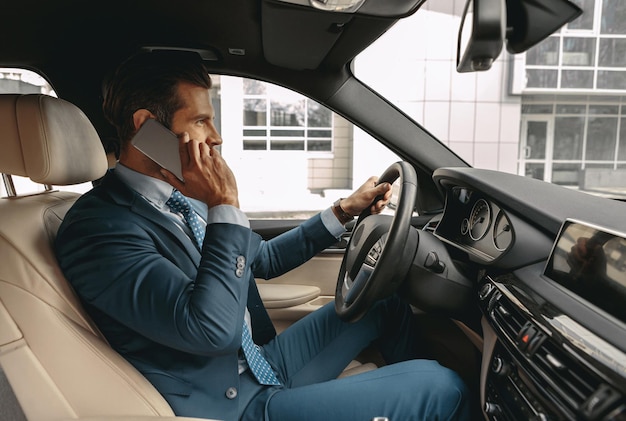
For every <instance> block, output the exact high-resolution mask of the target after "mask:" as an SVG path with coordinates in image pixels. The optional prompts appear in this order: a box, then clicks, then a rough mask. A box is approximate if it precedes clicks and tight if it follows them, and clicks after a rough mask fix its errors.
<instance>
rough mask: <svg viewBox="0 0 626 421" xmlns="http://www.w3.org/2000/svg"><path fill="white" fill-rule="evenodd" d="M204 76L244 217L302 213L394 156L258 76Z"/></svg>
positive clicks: (339, 193)
mask: <svg viewBox="0 0 626 421" xmlns="http://www.w3.org/2000/svg"><path fill="white" fill-rule="evenodd" d="M211 78H212V80H213V92H212V98H213V102H214V104H213V105H214V107H215V110H216V117H217V118H216V123H217V125H218V129H219V130H220V132H221V134H222V138H223V139H224V143H223V145H222V155H223V156H224V159H225V160H226V162H227V163H228V165H229V166H230V167H231V169H232V170H233V172H234V174H235V177H236V178H237V186H238V188H239V197H240V199H239V200H240V204H241V208H242V210H244V211H245V212H246V213H247V214H248V215H249V216H250V217H251V218H255V219H258V218H271V219H274V218H281V219H285V218H294V219H298V218H307V217H309V216H311V215H313V214H315V213H317V212H319V211H320V210H322V209H324V208H326V207H328V206H330V204H331V203H332V202H333V201H334V200H335V199H337V198H339V197H345V196H346V195H348V194H350V193H351V192H352V190H353V189H355V188H358V187H359V186H360V185H361V184H362V183H363V182H365V180H366V179H367V178H368V177H369V176H371V175H380V174H381V173H382V172H383V171H384V170H385V169H386V168H387V167H388V166H389V165H390V164H391V163H393V162H395V161H397V160H398V157H397V156H396V155H395V154H393V153H392V152H390V151H389V150H388V149H386V148H385V147H384V146H382V145H381V144H380V143H379V142H377V141H376V140H375V139H373V138H372V137H371V136H369V135H367V134H366V133H364V132H363V131H361V130H359V129H358V128H357V127H354V126H353V125H352V124H351V123H349V122H348V121H347V120H345V119H343V118H342V117H341V116H339V115H336V114H334V113H333V112H331V111H330V110H329V109H327V108H326V107H324V106H323V105H321V104H319V103H317V102H315V101H313V100H311V99H310V98H306V97H304V96H302V95H300V94H298V93H295V92H292V91H290V90H287V89H285V88H282V87H279V86H276V85H272V84H270V83H266V82H262V81H258V80H251V79H244V78H238V77H232V76H220V75H212V76H211Z"/></svg>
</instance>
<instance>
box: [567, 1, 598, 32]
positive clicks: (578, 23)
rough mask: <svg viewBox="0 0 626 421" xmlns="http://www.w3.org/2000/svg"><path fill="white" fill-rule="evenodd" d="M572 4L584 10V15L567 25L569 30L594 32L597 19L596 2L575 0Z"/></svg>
mask: <svg viewBox="0 0 626 421" xmlns="http://www.w3.org/2000/svg"><path fill="white" fill-rule="evenodd" d="M572 2H573V3H574V4H576V5H577V6H578V7H580V8H581V9H582V10H583V14H582V15H581V16H580V17H578V18H577V19H575V20H573V21H572V22H570V23H569V24H567V29H570V30H592V29H593V21H594V17H595V10H594V9H595V3H596V2H595V0H573V1H572Z"/></svg>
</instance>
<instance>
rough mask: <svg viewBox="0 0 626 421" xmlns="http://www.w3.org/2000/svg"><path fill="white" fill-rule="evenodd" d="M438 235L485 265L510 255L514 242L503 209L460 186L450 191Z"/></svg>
mask: <svg viewBox="0 0 626 421" xmlns="http://www.w3.org/2000/svg"><path fill="white" fill-rule="evenodd" d="M435 234H436V235H437V236H438V237H439V238H441V239H442V240H444V241H447V242H449V243H452V244H453V245H455V246H457V247H459V248H461V249H464V250H466V251H468V252H470V253H471V254H472V255H474V256H476V257H478V258H480V259H481V260H483V261H485V262H491V261H493V260H495V259H496V258H498V257H499V256H500V255H501V254H503V253H504V252H505V251H507V250H508V249H509V248H510V247H511V245H512V244H513V241H514V238H515V232H514V229H513V225H512V223H511V219H510V217H509V216H508V215H507V212H506V211H505V210H504V209H502V208H501V207H500V206H499V205H498V204H496V203H495V202H493V201H492V200H490V199H489V198H487V197H485V196H484V195H482V194H480V193H479V192H476V191H473V190H471V189H469V188H466V187H459V186H456V187H452V188H451V189H450V190H449V191H448V197H447V200H446V210H445V212H444V215H443V217H442V220H441V222H440V223H439V225H438V227H437V229H436V231H435Z"/></svg>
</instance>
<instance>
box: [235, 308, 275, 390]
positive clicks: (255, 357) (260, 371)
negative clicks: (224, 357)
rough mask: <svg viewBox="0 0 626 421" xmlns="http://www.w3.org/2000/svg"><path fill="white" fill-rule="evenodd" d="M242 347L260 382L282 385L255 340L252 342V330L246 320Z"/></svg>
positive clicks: (269, 384) (249, 365)
mask: <svg viewBox="0 0 626 421" xmlns="http://www.w3.org/2000/svg"><path fill="white" fill-rule="evenodd" d="M241 349H243V353H244V355H245V356H246V361H248V367H250V370H251V371H252V374H254V377H256V379H257V380H258V381H259V383H261V384H264V385H268V386H278V385H280V382H279V381H278V378H276V374H275V373H274V370H272V367H271V366H270V364H269V363H268V362H267V360H266V359H265V357H263V355H261V352H260V351H259V349H258V348H257V346H256V345H255V344H254V342H252V337H251V336H250V331H249V330H248V325H246V322H245V320H244V322H243V331H242V332H241Z"/></svg>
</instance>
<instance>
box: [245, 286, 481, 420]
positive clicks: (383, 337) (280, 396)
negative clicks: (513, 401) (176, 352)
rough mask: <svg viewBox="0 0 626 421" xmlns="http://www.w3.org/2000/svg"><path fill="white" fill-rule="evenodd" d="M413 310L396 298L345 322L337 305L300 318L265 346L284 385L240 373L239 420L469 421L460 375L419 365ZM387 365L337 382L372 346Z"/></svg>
mask: <svg viewBox="0 0 626 421" xmlns="http://www.w3.org/2000/svg"><path fill="white" fill-rule="evenodd" d="M413 320H414V318H413V317H412V312H411V309H410V307H409V306H408V305H407V304H406V303H404V302H402V301H401V300H400V299H398V298H397V297H395V296H394V297H391V298H388V299H386V300H383V301H380V302H378V303H377V304H375V305H374V306H373V307H372V309H371V310H370V311H369V312H368V313H367V314H366V315H365V316H364V317H363V318H362V319H361V320H359V321H357V322H355V323H345V322H343V321H341V320H340V319H339V317H338V316H337V315H336V313H335V309H334V306H333V304H332V303H331V304H329V305H326V306H324V307H322V308H321V309H319V310H318V311H316V312H314V313H312V314H310V315H308V316H307V317H305V318H303V319H301V320H299V321H298V322H297V323H295V324H294V325H293V326H291V327H289V328H288V329H286V330H285V331H284V332H283V333H281V334H280V335H278V336H277V337H276V338H275V339H274V340H272V341H271V342H270V343H268V344H267V345H266V346H264V348H263V350H264V353H265V356H266V358H267V360H268V361H269V362H270V364H271V365H272V367H273V368H274V370H275V371H276V372H277V374H278V377H279V379H280V380H281V383H282V384H283V386H280V387H267V386H260V385H258V383H256V382H255V381H254V380H253V378H252V376H251V375H249V374H248V375H246V374H245V373H244V374H243V375H242V382H241V385H240V392H241V393H242V394H241V395H240V397H241V398H243V397H244V396H245V398H244V399H242V402H244V404H247V406H246V408H245V409H244V408H242V416H241V420H246V421H248V420H250V421H252V420H255V421H258V420H266V421H292V420H293V421H318V420H319V421H321V420H324V421H329V420H333V421H334V420H337V421H370V420H371V419H372V418H374V417H383V416H384V417H388V418H389V420H390V421H411V420H415V421H418V420H419V421H422V420H469V417H470V415H469V412H470V411H469V402H468V393H467V390H466V387H465V384H464V383H463V381H462V380H461V379H460V378H459V377H458V375H457V374H456V373H454V372H453V371H452V370H449V369H447V368H445V367H442V366H441V365H439V364H438V363H437V362H436V361H431V360H419V359H413V358H415V356H416V355H417V351H418V349H419V343H418V340H417V339H418V338H416V335H415V327H414V321H413ZM371 344H373V345H375V346H376V347H377V348H378V349H379V351H380V352H381V354H382V356H383V358H384V359H385V361H386V362H387V365H385V366H383V367H381V368H378V369H376V370H373V371H369V372H366V373H362V374H358V375H355V376H350V377H344V378H341V379H337V376H338V375H339V374H340V373H341V372H342V371H343V369H344V368H345V367H346V365H348V363H349V362H350V361H351V360H352V359H354V358H355V357H356V356H357V355H358V354H359V353H360V352H361V351H362V350H363V349H364V348H366V347H367V346H368V345H371Z"/></svg>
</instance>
